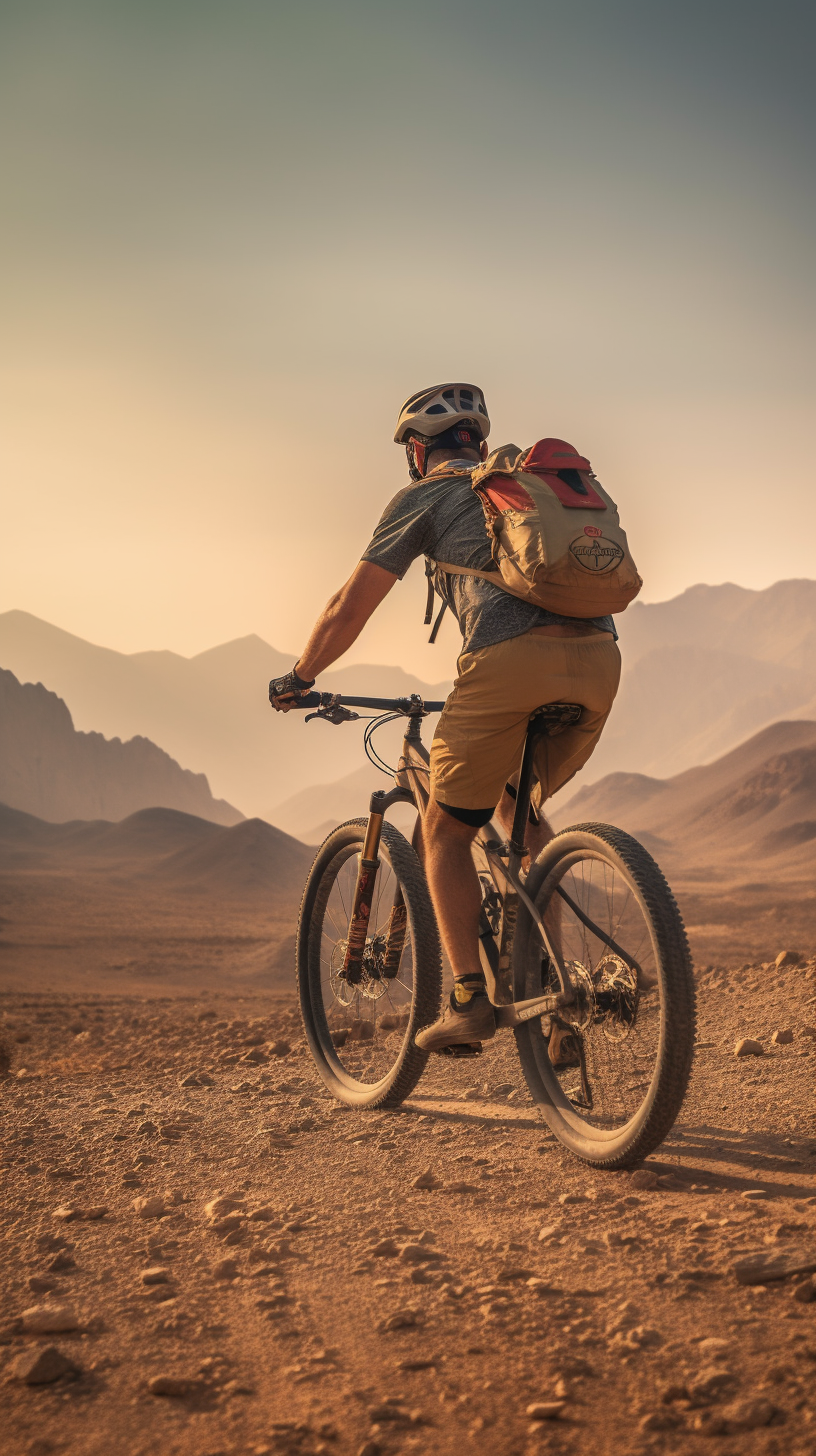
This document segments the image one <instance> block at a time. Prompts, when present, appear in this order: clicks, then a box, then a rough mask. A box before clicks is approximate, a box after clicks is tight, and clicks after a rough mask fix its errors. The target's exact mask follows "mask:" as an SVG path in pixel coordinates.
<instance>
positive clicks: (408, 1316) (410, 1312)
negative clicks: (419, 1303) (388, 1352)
mask: <svg viewBox="0 0 816 1456" xmlns="http://www.w3.org/2000/svg"><path fill="white" fill-rule="evenodd" d="M421 1324H422V1311H421V1310H419V1309H412V1308H410V1307H408V1308H406V1309H395V1310H394V1312H393V1314H389V1315H386V1317H385V1319H384V1320H382V1321H381V1323H380V1325H379V1328H380V1330H381V1331H382V1332H383V1333H384V1334H388V1332H389V1331H390V1330H411V1329H415V1328H416V1327H417V1326H418V1325H421Z"/></svg>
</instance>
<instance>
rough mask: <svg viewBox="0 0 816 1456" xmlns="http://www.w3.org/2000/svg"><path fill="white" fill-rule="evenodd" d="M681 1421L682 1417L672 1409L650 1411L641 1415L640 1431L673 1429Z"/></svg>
mask: <svg viewBox="0 0 816 1456" xmlns="http://www.w3.org/2000/svg"><path fill="white" fill-rule="evenodd" d="M682 1423H683V1422H682V1417H681V1416H678V1415H675V1413H674V1411H668V1410H661V1411H650V1412H649V1414H648V1415H645V1416H643V1417H642V1419H641V1422H640V1429H641V1430H642V1431H673V1430H675V1428H676V1427H677V1426H680V1425H682Z"/></svg>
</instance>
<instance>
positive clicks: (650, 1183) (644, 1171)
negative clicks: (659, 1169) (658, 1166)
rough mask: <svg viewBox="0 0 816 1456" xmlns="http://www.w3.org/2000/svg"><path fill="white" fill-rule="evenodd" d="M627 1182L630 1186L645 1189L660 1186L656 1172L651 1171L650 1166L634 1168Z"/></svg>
mask: <svg viewBox="0 0 816 1456" xmlns="http://www.w3.org/2000/svg"><path fill="white" fill-rule="evenodd" d="M629 1183H630V1186H631V1187H632V1188H642V1189H647V1188H659V1187H660V1180H659V1177H658V1174H657V1173H653V1172H652V1170H651V1168H638V1169H636V1171H635V1172H634V1173H633V1174H632V1176H631V1178H630V1179H629Z"/></svg>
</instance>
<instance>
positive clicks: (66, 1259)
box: [45, 1249, 76, 1274]
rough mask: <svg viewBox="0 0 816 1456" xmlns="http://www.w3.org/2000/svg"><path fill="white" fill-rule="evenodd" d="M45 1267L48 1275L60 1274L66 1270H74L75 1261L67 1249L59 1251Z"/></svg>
mask: <svg viewBox="0 0 816 1456" xmlns="http://www.w3.org/2000/svg"><path fill="white" fill-rule="evenodd" d="M45 1267H46V1269H47V1271H48V1273H49V1274H62V1273H64V1271H65V1270H66V1269H75V1268H76V1259H75V1258H74V1256H73V1254H72V1253H70V1251H69V1250H68V1249H60V1251H59V1253H57V1254H55V1255H54V1257H53V1259H52V1260H51V1262H50V1264H46V1266H45Z"/></svg>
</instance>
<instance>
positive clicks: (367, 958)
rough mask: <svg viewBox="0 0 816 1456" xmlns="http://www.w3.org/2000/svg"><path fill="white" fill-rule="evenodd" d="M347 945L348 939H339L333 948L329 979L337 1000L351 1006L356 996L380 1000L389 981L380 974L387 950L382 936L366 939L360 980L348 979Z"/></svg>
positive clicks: (368, 999) (369, 999)
mask: <svg viewBox="0 0 816 1456" xmlns="http://www.w3.org/2000/svg"><path fill="white" fill-rule="evenodd" d="M347 945H348V941H347V940H338V941H337V942H336V944H335V946H334V949H333V950H332V955H331V964H330V967H329V981H330V984H331V988H332V991H333V993H334V997H335V1000H337V1001H339V1002H340V1005H341V1006H350V1005H351V1004H352V1002H353V1000H354V998H355V996H364V997H365V999H366V1000H367V1001H379V999H380V997H381V996H384V995H385V993H386V991H387V990H388V982H387V981H386V980H384V979H383V977H382V976H381V975H380V962H381V961H382V959H383V957H384V951H385V946H384V944H382V941H381V937H379V936H377V937H375V938H374V940H368V941H366V945H365V950H364V951H363V964H362V967H361V971H360V979H359V981H349V980H347V979H346V976H345V973H344V971H343V962H344V961H345V959H346V947H347Z"/></svg>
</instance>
